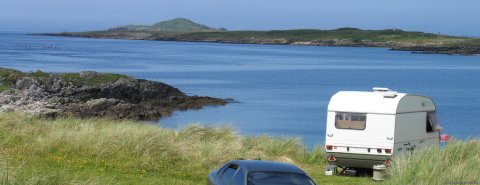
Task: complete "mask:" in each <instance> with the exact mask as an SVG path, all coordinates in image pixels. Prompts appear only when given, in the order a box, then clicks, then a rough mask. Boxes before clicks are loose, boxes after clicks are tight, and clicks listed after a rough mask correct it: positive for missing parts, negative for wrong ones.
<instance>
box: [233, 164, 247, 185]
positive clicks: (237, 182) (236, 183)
mask: <svg viewBox="0 0 480 185" xmlns="http://www.w3.org/2000/svg"><path fill="white" fill-rule="evenodd" d="M232 185H245V171H243V169H242V168H238V169H237V172H236V173H235V176H234V177H233V181H232Z"/></svg>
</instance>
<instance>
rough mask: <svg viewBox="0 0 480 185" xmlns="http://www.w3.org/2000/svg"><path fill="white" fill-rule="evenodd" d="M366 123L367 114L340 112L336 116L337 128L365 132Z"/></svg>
mask: <svg viewBox="0 0 480 185" xmlns="http://www.w3.org/2000/svg"><path fill="white" fill-rule="evenodd" d="M366 123H367V115H366V114H362V113H346V112H338V113H336V115H335V128H339V129H352V130H365V127H366Z"/></svg>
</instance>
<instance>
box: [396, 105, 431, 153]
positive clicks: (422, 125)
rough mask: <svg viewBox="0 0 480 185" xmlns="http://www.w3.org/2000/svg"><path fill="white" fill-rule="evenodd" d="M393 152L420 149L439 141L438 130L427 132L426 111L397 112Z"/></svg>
mask: <svg viewBox="0 0 480 185" xmlns="http://www.w3.org/2000/svg"><path fill="white" fill-rule="evenodd" d="M394 140H395V146H394V154H395V155H398V154H401V153H403V152H406V151H412V150H415V149H420V148H423V147H426V146H432V145H436V146H438V143H439V132H438V131H432V132H427V113H426V112H414V113H403V114H397V116H396V124H395V139H394Z"/></svg>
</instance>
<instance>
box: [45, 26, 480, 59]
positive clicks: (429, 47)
mask: <svg viewBox="0 0 480 185" xmlns="http://www.w3.org/2000/svg"><path fill="white" fill-rule="evenodd" d="M202 34H209V35H202ZM215 34H216V33H215V32H210V33H186V34H176V33H167V32H149V31H145V32H141V31H93V32H64V33H45V34H36V35H44V36H62V37H83V38H105V39H127V40H156V41H183V42H217V43H229V44H265V45H302V46H337V47H382V48H389V49H390V50H397V51H411V52H412V53H423V54H449V55H475V54H480V45H478V44H466V45H463V44H462V43H453V44H451V43H450V44H448V43H430V42H425V43H422V42H399V41H386V42H383V41H382V42H380V41H373V40H370V39H351V38H350V39H349V38H343V39H342V38H338V39H335V38H334V39H310V40H306V41H298V40H295V39H287V38H282V37H281V36H276V37H271V38H259V37H255V36H248V37H246V36H232V35H229V36H225V35H224V34H225V32H218V33H217V34H219V36H216V35H215ZM220 34H223V35H220ZM253 34H255V33H253Z"/></svg>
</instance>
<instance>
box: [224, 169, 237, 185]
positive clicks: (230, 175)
mask: <svg viewBox="0 0 480 185" xmlns="http://www.w3.org/2000/svg"><path fill="white" fill-rule="evenodd" d="M236 171H237V166H235V165H232V166H229V167H228V168H227V169H225V172H223V174H222V177H220V184H229V183H230V182H231V181H232V179H233V176H234V175H235V172H236Z"/></svg>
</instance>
